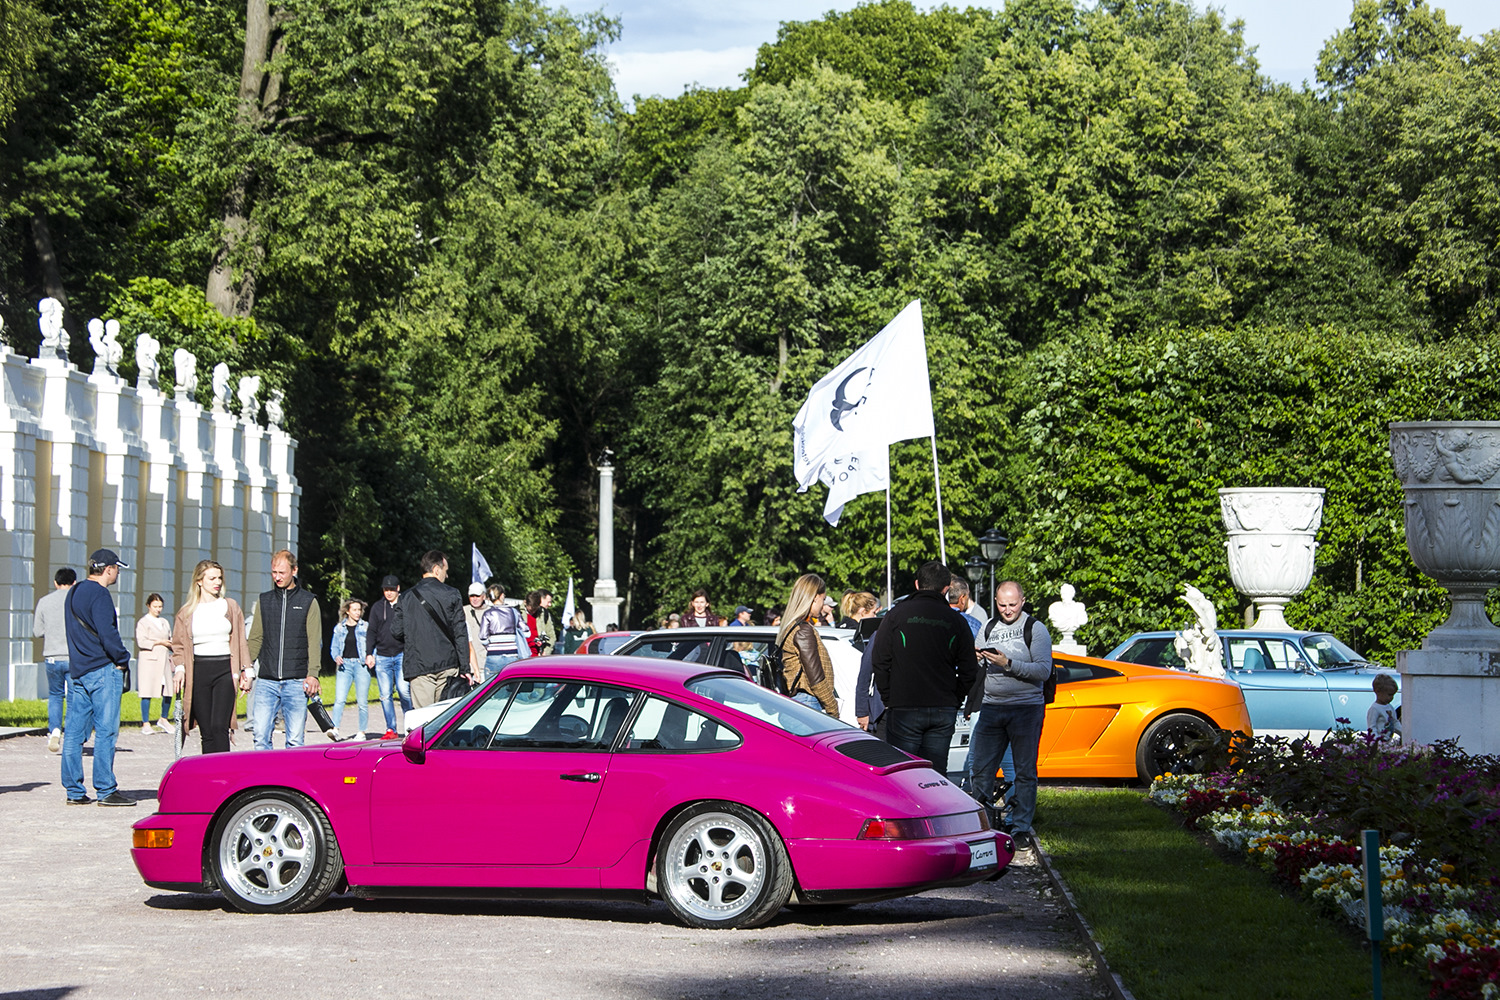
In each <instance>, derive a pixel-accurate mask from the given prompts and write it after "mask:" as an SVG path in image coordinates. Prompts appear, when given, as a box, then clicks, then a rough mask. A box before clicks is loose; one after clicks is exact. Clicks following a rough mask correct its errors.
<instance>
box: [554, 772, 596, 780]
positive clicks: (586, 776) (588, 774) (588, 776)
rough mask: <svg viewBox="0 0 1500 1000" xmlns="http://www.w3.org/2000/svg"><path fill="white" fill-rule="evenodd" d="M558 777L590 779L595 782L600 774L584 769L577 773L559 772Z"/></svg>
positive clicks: (563, 778)
mask: <svg viewBox="0 0 1500 1000" xmlns="http://www.w3.org/2000/svg"><path fill="white" fill-rule="evenodd" d="M558 777H559V778H561V779H562V780H564V781H591V782H597V781H598V780H599V778H600V774H599V772H597V771H584V772H581V773H577V774H559V775H558Z"/></svg>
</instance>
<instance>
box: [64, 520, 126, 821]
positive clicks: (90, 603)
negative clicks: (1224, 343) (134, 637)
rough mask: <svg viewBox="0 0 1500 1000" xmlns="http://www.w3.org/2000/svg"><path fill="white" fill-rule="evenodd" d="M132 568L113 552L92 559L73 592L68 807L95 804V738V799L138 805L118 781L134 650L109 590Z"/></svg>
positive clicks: (67, 605) (105, 803) (103, 551)
mask: <svg viewBox="0 0 1500 1000" xmlns="http://www.w3.org/2000/svg"><path fill="white" fill-rule="evenodd" d="M129 568H130V567H129V566H128V565H127V564H125V563H122V562H120V557H119V556H117V555H115V553H114V552H112V551H110V550H109V549H100V550H99V551H97V552H95V553H94V554H93V555H91V556H89V564H88V579H87V580H84V581H83V582H82V583H80V584H78V585H77V586H75V587H74V588H73V589H72V590H70V591H68V596H67V600H66V602H65V607H64V610H65V611H66V613H67V625H68V676H69V678H71V680H72V685H71V686H70V687H69V689H68V724H67V727H66V728H65V729H64V731H63V747H62V783H63V788H64V789H66V790H67V793H68V805H72V806H83V805H88V804H89V802H91V801H93V800H92V799H90V798H89V797H88V794H87V792H86V791H85V790H84V787H83V741H84V740H86V739H88V738H89V732H90V731H91V730H92V731H93V733H94V794H95V795H97V796H99V804H100V805H101V806H133V805H135V799H131V798H126V797H125V796H124V795H121V794H120V790H119V783H118V782H117V781H115V741H116V740H117V739H118V738H119V736H120V697H121V695H122V694H123V693H124V690H125V676H124V672H125V671H126V670H128V669H129V667H130V650H128V649H126V648H125V643H124V641H123V640H121V638H120V618H119V615H117V614H116V613H115V602H114V599H113V598H111V597H110V596H109V590H108V589H107V588H109V587H113V586H114V585H115V581H117V580H119V579H120V570H122V569H129Z"/></svg>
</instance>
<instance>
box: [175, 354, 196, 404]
mask: <svg viewBox="0 0 1500 1000" xmlns="http://www.w3.org/2000/svg"><path fill="white" fill-rule="evenodd" d="M172 367H173V368H174V369H175V370H176V372H177V398H178V399H191V398H193V394H194V393H196V392H197V391H198V358H197V356H196V355H195V354H193V352H192V351H189V350H185V349H183V348H181V347H179V348H177V350H175V351H173V352H172Z"/></svg>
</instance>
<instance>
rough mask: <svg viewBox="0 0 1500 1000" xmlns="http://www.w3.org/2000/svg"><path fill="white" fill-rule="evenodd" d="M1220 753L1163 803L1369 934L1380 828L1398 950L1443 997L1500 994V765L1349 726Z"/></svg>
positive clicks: (1157, 787) (1171, 782)
mask: <svg viewBox="0 0 1500 1000" xmlns="http://www.w3.org/2000/svg"><path fill="white" fill-rule="evenodd" d="M1220 751H1221V752H1220V754H1219V755H1218V757H1219V759H1220V760H1221V761H1227V762H1229V766H1227V767H1224V768H1223V769H1221V770H1219V771H1217V772H1215V773H1210V774H1202V775H1172V774H1168V775H1163V776H1162V777H1160V778H1157V779H1156V781H1155V782H1153V783H1152V785H1151V791H1150V798H1151V800H1152V801H1153V802H1155V803H1157V804H1158V805H1161V806H1164V807H1167V808H1170V809H1172V810H1174V811H1176V812H1177V813H1179V814H1180V815H1181V816H1182V817H1183V820H1184V823H1185V824H1186V825H1188V826H1189V827H1193V828H1196V829H1198V830H1200V831H1202V832H1204V833H1207V834H1209V835H1210V836H1212V837H1213V838H1214V839H1215V840H1216V841H1218V842H1219V843H1220V844H1223V845H1224V846H1225V847H1226V848H1229V849H1230V850H1233V851H1236V852H1240V853H1242V854H1243V855H1244V856H1245V857H1246V859H1247V860H1248V861H1249V862H1251V863H1252V864H1255V865H1257V866H1259V867H1261V868H1264V869H1265V870H1266V871H1267V872H1269V873H1270V874H1272V875H1273V876H1274V877H1275V878H1277V879H1278V880H1280V881H1281V882H1283V883H1284V884H1286V885H1288V886H1291V887H1294V888H1297V889H1298V890H1300V891H1301V892H1302V893H1303V894H1304V895H1306V896H1307V897H1308V898H1310V899H1312V900H1313V901H1314V902H1316V903H1318V904H1319V905H1320V906H1322V907H1324V908H1325V909H1327V910H1328V911H1329V912H1331V913H1333V914H1336V915H1338V916H1340V917H1342V918H1344V919H1346V920H1348V921H1349V922H1351V923H1353V924H1354V925H1355V926H1357V927H1359V928H1360V929H1362V930H1363V929H1364V926H1365V913H1364V906H1363V899H1364V876H1363V867H1362V865H1361V863H1360V847H1359V831H1360V830H1362V829H1378V830H1380V831H1381V837H1382V847H1381V849H1380V868H1381V901H1382V905H1383V908H1384V917H1385V928H1384V932H1385V940H1384V941H1383V942H1382V945H1383V946H1384V948H1385V952H1386V955H1387V956H1388V957H1390V958H1392V959H1395V960H1398V961H1403V962H1411V963H1416V964H1425V965H1426V966H1427V969H1428V972H1429V974H1430V975H1431V976H1432V982H1433V987H1432V993H1431V996H1432V997H1433V998H1434V1000H1442V998H1455V1000H1469V998H1475V1000H1477V998H1496V1000H1500V760H1497V759H1495V758H1489V757H1472V756H1469V755H1467V754H1464V753H1463V752H1462V751H1461V750H1459V749H1458V748H1457V746H1456V745H1454V744H1452V743H1451V742H1450V743H1440V744H1437V745H1435V746H1432V747H1399V746H1396V747H1393V746H1391V745H1389V744H1383V743H1380V742H1378V741H1376V740H1374V739H1372V738H1371V737H1369V736H1368V735H1367V734H1364V733H1355V732H1352V731H1350V730H1343V731H1338V732H1335V733H1333V734H1331V735H1330V736H1329V737H1328V738H1327V739H1326V740H1325V741H1324V742H1323V743H1322V744H1313V743H1310V742H1309V741H1307V740H1296V741H1287V740H1284V739H1276V738H1271V739H1262V740H1257V741H1254V742H1253V743H1247V742H1244V741H1240V742H1236V743H1232V744H1231V743H1227V742H1226V743H1225V744H1223V745H1221V747H1220Z"/></svg>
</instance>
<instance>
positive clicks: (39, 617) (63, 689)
mask: <svg viewBox="0 0 1500 1000" xmlns="http://www.w3.org/2000/svg"><path fill="white" fill-rule="evenodd" d="M77 582H78V574H77V573H75V572H73V570H72V569H70V568H68V567H67V566H64V567H63V568H62V569H60V570H58V571H57V574H56V575H55V576H53V577H52V584H53V586H52V593H50V594H48V595H47V596H46V597H43V598H42V599H41V600H40V601H37V602H36V613H35V614H34V615H32V618H31V634H32V635H34V636H36V637H37V638H39V639H41V640H42V660H43V662H44V663H46V665H47V749H48V750H51V751H52V752H53V753H61V752H62V737H63V732H62V727H63V710H64V706H65V705H66V704H67V698H68V612H67V610H66V609H65V608H64V607H63V602H64V601H65V600H66V599H67V596H68V591H69V590H70V589H71V588H72V586H73V584H75V583H77Z"/></svg>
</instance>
